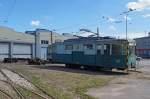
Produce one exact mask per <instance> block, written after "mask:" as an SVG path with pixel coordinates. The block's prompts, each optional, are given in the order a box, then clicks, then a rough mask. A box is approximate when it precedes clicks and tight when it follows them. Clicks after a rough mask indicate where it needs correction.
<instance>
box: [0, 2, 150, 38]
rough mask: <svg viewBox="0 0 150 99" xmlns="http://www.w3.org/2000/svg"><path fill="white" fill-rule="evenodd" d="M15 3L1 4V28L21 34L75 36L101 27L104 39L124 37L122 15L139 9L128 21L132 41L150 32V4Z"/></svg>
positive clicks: (131, 14) (123, 19)
mask: <svg viewBox="0 0 150 99" xmlns="http://www.w3.org/2000/svg"><path fill="white" fill-rule="evenodd" d="M14 1H15V0H0V12H1V13H0V25H1V26H7V27H11V28H14V29H15V30H17V31H21V32H24V31H26V30H34V29H35V28H46V29H51V30H52V29H56V30H57V32H59V33H63V32H67V33H72V32H73V33H75V32H78V31H79V29H80V28H88V29H90V30H92V31H96V28H97V27H99V28H100V32H101V35H103V36H104V35H110V36H116V37H118V36H124V34H125V18H124V15H120V14H121V13H122V12H124V11H127V10H128V8H133V9H134V8H135V9H138V10H137V11H133V12H131V13H130V14H129V17H128V21H129V24H128V32H129V37H130V36H131V37H138V36H144V35H145V33H144V32H145V31H147V32H148V31H150V24H149V23H150V9H149V8H150V0H16V4H15V7H13V6H14ZM103 16H104V17H103ZM5 20H8V22H4V21H5ZM116 21H122V22H121V23H116Z"/></svg>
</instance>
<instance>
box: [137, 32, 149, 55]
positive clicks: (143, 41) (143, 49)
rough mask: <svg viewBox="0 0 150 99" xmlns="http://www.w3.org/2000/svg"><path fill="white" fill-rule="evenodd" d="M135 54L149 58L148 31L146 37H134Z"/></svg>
mask: <svg viewBox="0 0 150 99" xmlns="http://www.w3.org/2000/svg"><path fill="white" fill-rule="evenodd" d="M135 41H136V54H137V56H139V57H142V58H150V33H149V35H148V36H147V37H141V38H136V39H135Z"/></svg>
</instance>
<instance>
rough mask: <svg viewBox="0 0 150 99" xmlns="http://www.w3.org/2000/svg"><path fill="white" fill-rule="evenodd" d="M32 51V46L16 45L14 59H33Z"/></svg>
mask: <svg viewBox="0 0 150 99" xmlns="http://www.w3.org/2000/svg"><path fill="white" fill-rule="evenodd" d="M31 56H32V50H31V45H25V44H14V46H13V57H14V58H31Z"/></svg>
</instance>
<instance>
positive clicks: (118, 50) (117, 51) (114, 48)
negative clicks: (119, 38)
mask: <svg viewBox="0 0 150 99" xmlns="http://www.w3.org/2000/svg"><path fill="white" fill-rule="evenodd" d="M121 49H122V47H121V45H112V54H113V55H121V54H122V52H121Z"/></svg>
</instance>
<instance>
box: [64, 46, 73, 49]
mask: <svg viewBox="0 0 150 99" xmlns="http://www.w3.org/2000/svg"><path fill="white" fill-rule="evenodd" d="M72 49H73V46H72V45H66V46H65V50H72Z"/></svg>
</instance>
